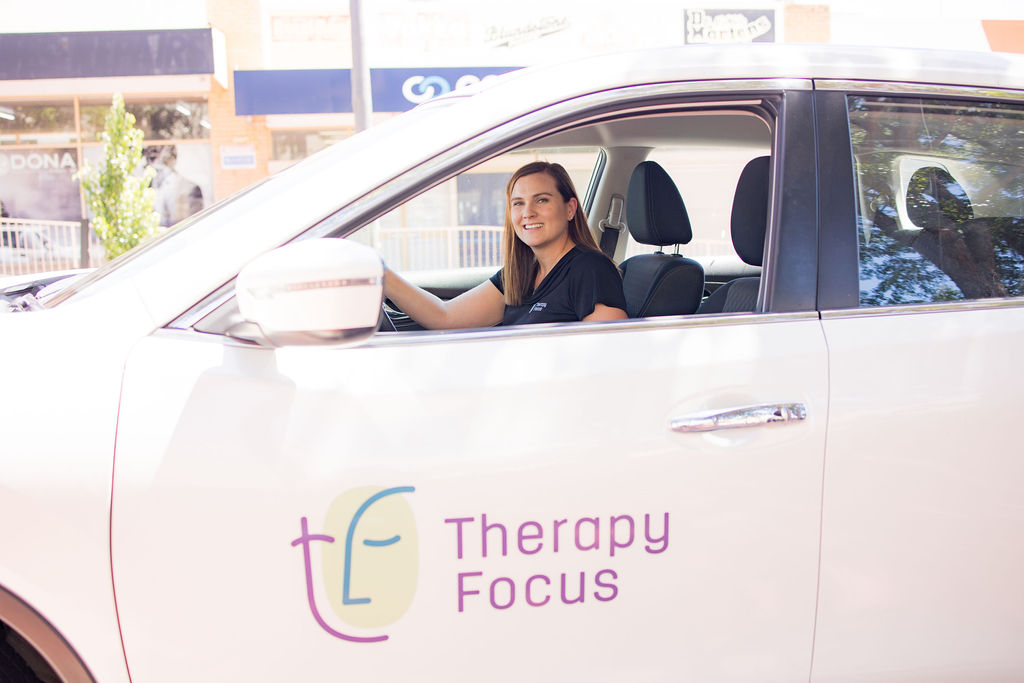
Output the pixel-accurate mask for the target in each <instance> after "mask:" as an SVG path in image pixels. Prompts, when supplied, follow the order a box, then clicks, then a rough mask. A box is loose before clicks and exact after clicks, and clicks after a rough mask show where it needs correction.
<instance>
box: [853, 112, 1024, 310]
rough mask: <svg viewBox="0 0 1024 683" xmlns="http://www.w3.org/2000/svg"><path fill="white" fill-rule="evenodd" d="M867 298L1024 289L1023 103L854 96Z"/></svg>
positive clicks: (885, 301) (888, 300) (903, 300)
mask: <svg viewBox="0 0 1024 683" xmlns="http://www.w3.org/2000/svg"><path fill="white" fill-rule="evenodd" d="M849 117H850V135H851V142H852V150H853V158H854V164H855V168H856V175H857V193H858V197H857V198H858V216H859V221H858V223H859V226H858V227H859V230H858V234H859V240H860V255H859V261H860V303H861V305H862V306H880V305H891V304H909V303H930V302H937V301H956V300H964V299H983V298H990V297H1004V296H1021V295H1022V294H1024V107H1019V106H1012V105H1007V104H1002V103H985V102H959V101H955V100H933V99H917V98H888V97H851V98H849Z"/></svg>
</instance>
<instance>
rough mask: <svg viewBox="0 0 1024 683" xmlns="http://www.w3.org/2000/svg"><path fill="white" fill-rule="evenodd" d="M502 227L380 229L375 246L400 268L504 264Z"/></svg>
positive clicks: (471, 266) (394, 265)
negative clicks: (502, 260)
mask: <svg viewBox="0 0 1024 683" xmlns="http://www.w3.org/2000/svg"><path fill="white" fill-rule="evenodd" d="M502 230H503V228H502V227H501V226H493V225H459V226H450V227H440V228H380V227H379V228H377V233H376V239H375V243H376V244H375V246H376V247H377V249H378V251H380V254H381V256H382V257H383V258H384V261H385V262H386V263H387V264H388V266H389V267H391V268H394V269H395V270H398V271H408V270H435V269H442V268H473V267H475V266H495V267H497V266H500V265H501V233H502Z"/></svg>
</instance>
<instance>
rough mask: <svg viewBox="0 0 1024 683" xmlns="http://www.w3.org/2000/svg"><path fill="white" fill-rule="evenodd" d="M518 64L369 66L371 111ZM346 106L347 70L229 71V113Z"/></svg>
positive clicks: (406, 105) (397, 107) (403, 105)
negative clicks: (231, 86)
mask: <svg viewBox="0 0 1024 683" xmlns="http://www.w3.org/2000/svg"><path fill="white" fill-rule="evenodd" d="M517 68H519V67H510V66H509V67H445V68H424V69H370V89H371V97H372V98H373V110H374V111H379V112H401V111H406V110H408V109H412V108H413V107H415V106H416V105H417V104H420V103H421V102H426V101H427V100H429V99H431V98H433V97H437V96H438V95H443V94H445V93H447V92H451V91H452V90H455V89H456V88H461V87H464V86H467V85H472V84H473V83H478V82H479V81H482V80H484V79H486V78H489V77H493V76H498V75H500V74H503V73H508V72H509V71H514V70H516V69H517ZM351 111H352V72H351V70H350V69H292V70H263V71H236V72H235V114H236V115H238V116H258V115H265V114H330V113H348V112H351Z"/></svg>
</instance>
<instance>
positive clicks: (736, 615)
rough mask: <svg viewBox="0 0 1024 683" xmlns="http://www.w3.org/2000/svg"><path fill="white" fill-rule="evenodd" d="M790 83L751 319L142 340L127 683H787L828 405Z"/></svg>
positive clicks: (800, 672) (123, 560)
mask: <svg viewBox="0 0 1024 683" xmlns="http://www.w3.org/2000/svg"><path fill="white" fill-rule="evenodd" d="M790 85H792V83H791V82H790ZM701 87H703V88H704V90H707V91H710V87H709V86H708V85H707V84H703V85H702V86H701ZM730 87H733V88H735V87H736V86H735V84H732V85H731V86H730ZM758 87H760V88H762V89H764V88H765V87H766V86H765V85H764V84H760V85H759V86H758ZM679 88H680V90H681V92H684V93H686V92H691V91H690V90H687V89H688V88H689V89H692V88H694V86H693V84H688V85H686V86H679ZM769 90H771V88H769ZM758 92H759V93H762V94H763V90H760V91H758ZM730 94H735V93H730ZM809 94H810V93H809V91H808V90H801V89H800V87H797V88H796V89H794V90H792V91H789V90H786V91H783V89H782V88H781V86H780V87H777V88H775V89H774V96H775V97H777V104H778V108H777V109H776V111H780V112H781V114H780V118H779V119H778V120H777V121H772V125H773V126H775V127H776V130H783V129H786V128H787V126H793V127H792V130H793V131H794V133H793V134H792V135H791V136H790V137H788V138H786V139H787V140H789V142H787V145H789V146H786V147H783V146H782V144H781V142H780V143H779V144H778V146H777V147H776V148H775V157H776V158H775V161H774V166H773V168H774V171H773V183H774V185H775V192H774V197H775V199H773V200H772V202H773V203H772V211H771V215H772V224H771V231H770V236H769V246H768V254H769V259H768V261H767V263H766V273H767V274H768V275H769V276H768V277H766V278H765V282H764V286H763V289H764V293H763V295H762V297H761V298H762V301H763V302H764V303H763V304H762V308H760V309H759V310H758V311H757V312H754V313H745V314H735V315H733V314H724V315H717V316H692V317H674V318H665V319H656V318H652V319H645V320H633V321H627V322H620V323H610V324H566V325H555V326H533V327H531V326H522V327H510V328H500V327H499V328H493V329H486V330H467V331H456V332H449V333H398V334H393V335H377V336H376V337H374V338H373V339H372V340H370V341H369V342H368V343H365V344H363V345H360V346H354V347H349V348H308V347H289V348H277V349H274V348H266V347H260V346H254V345H251V344H245V343H242V342H239V341H235V340H232V339H230V338H228V337H226V336H224V335H214V334H204V333H200V332H199V331H197V330H196V329H194V328H185V329H163V330H160V331H158V332H157V333H154V334H153V335H151V336H150V337H148V338H146V339H144V340H142V341H141V342H140V343H139V344H138V345H137V346H136V347H135V348H134V350H133V351H132V353H131V354H130V357H129V358H128V360H127V363H126V366H125V377H124V388H123V396H122V405H121V412H120V416H119V423H118V438H117V453H116V465H115V474H114V482H113V485H114V495H113V516H112V559H113V573H114V584H115V587H116V591H117V599H118V613H119V616H120V619H121V626H122V633H123V638H124V646H125V652H126V657H127V661H128V666H129V669H130V670H131V673H132V676H133V677H134V678H137V679H138V680H180V679H182V678H187V677H193V676H195V675H196V672H201V674H202V677H204V678H209V679H211V680H234V679H246V680H266V681H279V680H326V679H336V678H359V679H362V680H444V681H453V680H458V681H476V680H480V679H493V680H528V679H543V680H549V679H574V680H575V679H588V680H623V679H625V680H758V681H764V680H780V681H782V680H805V679H806V677H807V675H808V671H809V670H810V657H811V645H812V633H813V623H814V607H815V591H816V577H817V558H818V538H819V516H820V499H821V478H822V467H823V457H824V444H825V425H826V417H827V411H828V405H827V401H828V390H827V389H828V387H827V377H828V367H827V362H826V348H825V343H824V337H823V334H822V330H821V326H820V323H819V321H818V318H817V315H816V313H815V312H814V311H813V293H814V287H813V278H814V273H813V266H814V262H813V260H811V261H808V260H807V259H806V258H802V257H801V258H794V255H799V254H801V253H803V254H806V253H807V250H810V251H811V252H812V253H813V251H815V250H816V243H815V242H814V229H815V225H814V220H813V217H814V206H815V198H814V196H813V193H812V194H810V195H807V194H806V192H801V190H800V189H799V188H805V189H806V188H812V187H813V186H814V184H813V183H809V182H806V181H807V173H808V172H809V170H808V169H813V145H811V144H808V141H807V139H799V138H800V136H799V135H798V134H797V133H796V132H795V131H799V130H807V128H805V127H797V126H795V125H794V124H795V123H806V122H807V121H808V120H809V116H810V99H809ZM759 96H760V95H759ZM659 97H661V98H662V99H659V100H658V103H659V105H662V104H663V103H664V90H663V89H662V90H661V91H659ZM607 99H608V98H607V95H606V94H603V95H602V101H603V102H604V103H605V104H603V106H605V107H606V106H607V104H606V103H607ZM584 104H585V103H584ZM636 106H637V102H636V101H631V102H630V107H631V108H632V109H631V110H633V109H635V107H636ZM605 111H607V110H605ZM581 116H582V114H581ZM500 134H501V131H498V132H497V133H496V135H500ZM779 139H781V136H780V137H779ZM511 142H513V140H512V139H511V138H510V139H509V140H507V141H506V144H511ZM790 146H791V147H790ZM435 172H436V173H441V172H442V171H441V170H438V171H435ZM440 179H441V178H440V177H438V180H440ZM790 184H792V188H793V190H792V191H787V192H783V191H782V188H783V186H785V187H787V188H788V187H790ZM372 199H373V201H380V202H382V203H384V204H388V203H391V204H392V205H394V204H400V203H401V202H403V201H405V200H406V199H407V197H405V196H402V195H396V196H394V197H392V198H389V197H387V196H383V197H381V196H377V197H374V198H372ZM367 201H370V200H367ZM808 235H810V241H809V242H808V241H807V240H808V237H807V236H808ZM787 246H789V247H791V248H787ZM808 267H810V269H811V270H810V273H809V274H808V271H807V268H808ZM773 268H774V270H772V269H773ZM808 277H810V282H811V286H810V288H806V287H805V285H806V283H807V281H808V280H807V278H808ZM711 415H719V416H720V419H721V420H723V421H725V422H729V421H731V423H732V424H733V425H734V426H743V427H745V428H736V429H713V430H711V431H702V429H704V428H707V427H708V423H709V421H710V420H711V418H710V417H709V416H711ZM722 426H724V425H722Z"/></svg>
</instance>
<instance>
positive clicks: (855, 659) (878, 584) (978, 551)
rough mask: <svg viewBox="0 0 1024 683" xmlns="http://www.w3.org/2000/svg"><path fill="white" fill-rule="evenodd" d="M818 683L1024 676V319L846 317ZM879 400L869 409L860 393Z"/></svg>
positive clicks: (981, 314) (837, 353) (840, 324)
mask: <svg viewBox="0 0 1024 683" xmlns="http://www.w3.org/2000/svg"><path fill="white" fill-rule="evenodd" d="M823 326H824V329H825V336H826V337H827V339H828V344H829V356H830V373H829V375H830V382H829V384H830V391H831V406H832V409H831V414H830V415H831V416H830V419H829V452H828V458H827V463H826V476H825V497H824V500H825V504H824V510H823V522H822V539H823V540H822V557H821V594H820V603H819V610H818V629H817V637H816V641H815V666H814V671H815V676H814V678H815V679H816V680H817V679H820V680H823V681H829V680H840V679H843V680H847V679H848V678H849V677H857V676H861V677H869V676H884V677H885V678H886V679H887V680H890V681H923V680H944V679H945V680H952V679H953V678H956V677H958V676H959V677H968V678H975V679H977V680H981V679H985V680H1010V679H1012V678H1015V677H1016V675H1017V673H1015V672H1020V671H1021V669H1022V667H1024V652H1022V651H1021V649H1020V647H1019V638H1018V636H1019V635H1020V634H1021V633H1022V632H1024V613H1022V612H1021V610H1020V609H1019V607H1020V605H1021V604H1022V602H1024V589H1022V587H1021V585H1020V581H1019V580H1018V578H1019V577H1020V576H1021V574H1022V573H1024V546H1022V545H1021V544H1020V543H1019V539H1020V534H1021V530H1022V529H1024V508H1022V506H1021V505H1020V502H1019V488H1020V487H1019V484H1020V482H1021V480H1022V477H1024V460H1022V459H1021V458H1020V457H1018V455H1017V454H1018V452H1019V449H1018V448H1017V447H1016V445H1015V444H1014V443H1013V442H1012V441H1008V440H1007V436H1008V435H1010V434H1012V433H1013V432H1014V431H1015V430H1014V429H1013V427H1012V425H1014V424H1015V423H1016V421H1017V420H1018V419H1019V410H1018V407H1017V406H1018V403H1019V396H1020V387H1021V386H1022V384H1024V367H1022V366H1021V363H1020V361H1019V348H1020V340H1021V339H1022V337H1024V309H1022V308H1021V307H1020V304H1019V303H1018V304H1017V305H1016V306H1014V307H1010V308H1005V307H1002V306H985V305H984V304H981V305H978V306H976V307H975V310H970V307H966V306H965V307H963V308H961V309H958V310H952V311H950V310H948V308H947V310H943V311H930V312H915V313H909V312H903V311H892V310H890V311H888V312H876V313H875V314H873V315H869V314H860V315H848V316H842V315H840V314H836V315H835V316H834V317H829V318H827V319H826V320H825V321H824V322H823ZM865 383H866V384H867V385H868V386H871V387H872V389H873V392H872V394H871V395H867V394H865V393H864V391H863V389H862V387H863V386H864V385H865Z"/></svg>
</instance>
